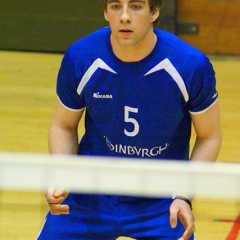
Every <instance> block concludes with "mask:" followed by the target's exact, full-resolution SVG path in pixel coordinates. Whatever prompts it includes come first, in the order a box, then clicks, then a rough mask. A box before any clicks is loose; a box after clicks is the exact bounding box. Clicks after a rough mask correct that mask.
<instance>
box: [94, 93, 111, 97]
mask: <svg viewBox="0 0 240 240" xmlns="http://www.w3.org/2000/svg"><path fill="white" fill-rule="evenodd" d="M93 97H94V98H113V96H112V95H111V94H99V92H97V93H93Z"/></svg>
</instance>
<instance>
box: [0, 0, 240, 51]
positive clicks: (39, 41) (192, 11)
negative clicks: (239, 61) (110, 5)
mask: <svg viewBox="0 0 240 240" xmlns="http://www.w3.org/2000/svg"><path fill="white" fill-rule="evenodd" d="M0 6H1V7H0V49H2V50H27V51H44V52H64V51H65V50H66V48H67V47H68V46H69V45H70V44H71V43H72V42H74V41H76V40H77V39H79V38H81V37H83V36H85V35H87V34H89V33H90V32H92V31H94V30H96V29H98V28H99V27H102V26H106V25H107V22H106V21H105V20H104V18H103V13H102V9H101V4H100V0H71V1H65V0H51V1H50V0H41V1H38V0H21V1H20V0H8V1H5V0H0ZM191 23H193V24H195V29H193V28H194V26H193V28H192V29H191V25H190V26H188V27H189V28H186V25H189V24H191ZM196 26H197V27H198V28H197V29H196ZM183 27H185V28H183ZM160 28H163V29H165V30H168V31H171V32H173V33H175V34H177V35H178V36H179V37H180V38H182V39H183V40H185V41H187V42H189V43H190V44H192V45H194V46H196V47H197V48H199V49H201V50H202V51H203V52H205V53H207V54H237V55H240V44H239V38H240V0H164V4H163V9H162V13H161V21H160ZM189 30H195V32H197V33H189ZM196 30H198V31H196ZM186 32H187V33H186ZM190 32H191V31H190Z"/></svg>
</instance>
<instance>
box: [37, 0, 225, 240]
mask: <svg viewBox="0 0 240 240" xmlns="http://www.w3.org/2000/svg"><path fill="white" fill-rule="evenodd" d="M103 2H104V7H105V9H104V16H105V19H106V20H107V21H108V22H109V25H110V27H107V28H103V29H100V30H98V31H97V32H95V33H93V34H91V35H89V36H87V37H85V38H83V39H81V40H80V41H78V42H76V43H74V44H73V45H72V46H71V47H70V48H69V49H68V51H67V52H66V54H65V56H64V58H63V61H62V65H61V68H60V71H59V76H58V82H57V94H58V97H59V102H58V106H57V110H56V115H55V117H54V119H53V122H52V125H51V129H50V133H49V149H50V153H53V154H54V153H58V154H80V155H92V156H94V155H97V156H115V157H134V158H154V159H178V160H188V159H189V139H190V134H191V122H193V125H194V128H195V131H196V134H197V138H196V143H195V146H194V149H193V151H192V153H191V157H190V160H191V161H215V160H216V158H217V155H218V152H219V149H220V145H221V130H220V123H219V109H218V102H217V91H216V89H215V84H216V83H215V77H214V71H213V69H212V66H211V64H210V62H209V60H208V58H207V57H206V56H205V55H204V54H202V53H201V52H200V51H198V50H197V49H195V48H193V47H191V46H189V45H188V44H186V43H184V42H183V41H181V40H180V39H178V38H177V37H176V36H174V35H172V34H170V33H167V32H164V31H161V30H160V29H154V28H153V23H154V22H156V21H157V19H158V17H159V12H160V8H161V0H104V1H103ZM84 109H86V117H85V118H86V119H85V126H86V132H85V134H84V136H83V137H82V139H81V141H80V144H78V135H77V127H78V123H79V121H80V119H81V117H82V114H83V111H84ZM164 184H165V183H164ZM178 194H179V195H181V192H179V193H178ZM186 197H187V196H184V197H179V198H178V197H177V198H175V199H172V198H169V199H168V198H166V199H165V198H164V199H159V198H154V197H153V198H140V197H139V198H138V197H128V196H114V195H94V194H92V195H90V194H73V193H70V194H68V193H66V192H62V191H60V190H57V189H55V190H49V191H48V192H47V193H46V199H47V202H48V204H49V207H50V213H49V214H48V215H47V218H46V222H45V225H44V227H43V230H42V231H41V233H40V236H39V238H38V239H39V240H42V239H51V240H52V239H68V240H70V239H81V240H82V239H89V240H90V239H91V240H93V239H99V240H106V239H116V238H117V237H119V236H128V237H132V238H134V239H145V240H146V239H151V240H157V239H159V240H160V239H161V240H167V239H169V240H170V239H174V240H175V239H179V240H180V239H181V240H187V239H194V235H193V233H192V232H193V228H194V219H193V215H192V211H191V203H190V201H189V200H188V199H187V198H186ZM69 209H70V211H69ZM178 220H179V221H178Z"/></svg>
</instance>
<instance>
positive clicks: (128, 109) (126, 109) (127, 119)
mask: <svg viewBox="0 0 240 240" xmlns="http://www.w3.org/2000/svg"><path fill="white" fill-rule="evenodd" d="M129 112H133V113H138V109H137V108H131V107H128V106H125V107H124V121H125V122H128V123H132V124H133V125H134V129H133V131H132V132H128V131H127V130H126V129H124V134H125V135H127V136H128V137H134V136H136V135H137V134H138V132H139V124H138V122H137V120H136V119H135V118H130V117H129Z"/></svg>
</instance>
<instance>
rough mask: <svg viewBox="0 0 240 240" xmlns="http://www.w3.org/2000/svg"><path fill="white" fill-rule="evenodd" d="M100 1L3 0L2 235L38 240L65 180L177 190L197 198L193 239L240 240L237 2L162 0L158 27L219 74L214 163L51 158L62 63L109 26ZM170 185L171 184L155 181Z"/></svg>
mask: <svg viewBox="0 0 240 240" xmlns="http://www.w3.org/2000/svg"><path fill="white" fill-rule="evenodd" d="M99 2H100V1H99V0H91V3H90V1H89V0H79V1H75V0H71V2H70V3H67V4H66V3H65V1H60V0H56V1H52V2H51V1H46V0H42V1H40V2H38V3H36V2H35V1H30V0H24V1H21V4H20V3H19V2H18V1H16V0H9V1H8V2H7V3H6V2H5V1H3V0H0V5H1V7H0V92H1V94H0V239H1V240H32V239H36V238H37V236H38V233H39V232H40V230H41V228H42V225H43V223H44V219H45V215H46V213H47V211H48V206H47V203H46V200H45V196H44V195H45V189H46V188H47V187H48V186H49V185H55V184H56V183H58V184H59V183H62V184H63V185H64V184H65V185H64V186H65V187H66V188H71V189H74V190H76V191H80V192H92V193H93V192H94V193H95V192H96V193H113V194H130V195H136V196H138V195H144V196H152V195H153V196H155V195H158V194H159V195H165V194H170V192H169V191H170V190H169V189H171V191H174V190H176V189H177V188H179V187H182V189H184V190H185V191H186V193H190V194H193V195H195V198H194V200H193V203H192V204H193V213H194V217H195V236H196V239H197V240H240V164H239V163H240V148H239V142H240V127H239V123H240V44H239V39H240V1H239V0H164V2H163V9H162V17H161V20H160V28H161V27H162V28H164V29H165V30H167V31H171V32H173V33H174V34H176V35H178V36H179V37H180V38H181V39H183V40H184V41H186V42H188V43H190V44H191V45H193V46H195V47H197V48H199V49H200V50H201V51H203V52H204V53H205V54H207V55H208V57H209V58H210V61H211V63H212V64H213V67H214V70H215V72H216V79H217V90H218V94H219V103H220V114H221V125H222V134H223V142H222V147H221V151H220V154H219V157H218V160H217V163H216V164H215V165H214V166H213V165H211V164H210V165H208V164H206V165H201V164H200V165H198V164H197V165H194V164H193V165H191V164H187V163H186V164H184V163H179V164H178V163H175V164H172V163H166V162H165V161H163V162H162V163H161V162H159V163H156V162H152V161H149V162H145V161H142V162H141V163H140V164H138V163H136V162H135V161H127V160H124V159H120V160H119V162H116V161H113V162H112V163H111V164H110V165H108V163H107V162H106V161H105V159H104V158H103V159H98V158H96V159H92V161H91V163H89V162H88V160H87V159H86V158H82V160H81V161H79V160H76V158H75V157H59V158H58V157H56V159H55V158H50V157H49V154H48V143H47V136H48V130H49V126H50V123H51V121H52V118H53V115H54V112H55V107H56V102H57V97H56V93H55V88H56V78H57V74H58V70H59V66H60V63H61V60H62V57H63V54H64V52H65V51H66V48H67V47H68V46H69V44H71V43H72V42H74V41H75V40H77V39H79V38H81V37H83V36H84V35H87V34H89V33H90V32H92V31H94V30H95V29H97V28H99V27H101V26H105V25H106V22H105V21H104V19H103V17H102V10H101V6H100V4H99ZM83 133H84V121H81V123H80V125H79V135H80V136H81V135H82V134H83ZM193 138H194V136H193V137H192V140H191V147H192V146H193ZM62 176H64V178H65V179H67V181H64V182H61V179H62ZM74 177H78V178H79V179H85V181H86V182H87V184H82V183H81V184H76V181H75V178H74ZM169 178H171V180H169ZM166 179H168V182H169V186H170V187H169V186H168V188H164V186H163V187H160V188H159V189H158V188H157V186H156V185H155V184H154V182H158V181H166ZM120 239H121V240H124V239H125V240H126V239H129V238H126V237H124V236H123V237H120V238H119V240H120ZM103 240H104V239H103Z"/></svg>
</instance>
